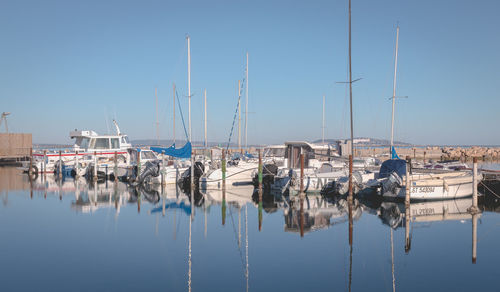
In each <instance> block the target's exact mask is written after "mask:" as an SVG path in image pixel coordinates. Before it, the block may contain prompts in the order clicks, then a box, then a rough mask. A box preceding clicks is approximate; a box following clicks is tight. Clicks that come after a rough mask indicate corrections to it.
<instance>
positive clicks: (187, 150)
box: [149, 142, 191, 158]
mask: <svg viewBox="0 0 500 292" xmlns="http://www.w3.org/2000/svg"><path fill="white" fill-rule="evenodd" d="M149 149H151V150H152V151H154V152H157V153H163V154H165V155H169V156H172V157H178V158H190V157H191V142H187V143H186V145H184V147H182V148H179V149H176V148H175V144H172V146H170V147H168V148H165V147H149Z"/></svg>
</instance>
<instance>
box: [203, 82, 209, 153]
mask: <svg viewBox="0 0 500 292" xmlns="http://www.w3.org/2000/svg"><path fill="white" fill-rule="evenodd" d="M203 93H204V96H205V148H206V147H208V140H207V89H205V90H204V92H203Z"/></svg>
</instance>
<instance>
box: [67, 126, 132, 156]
mask: <svg viewBox="0 0 500 292" xmlns="http://www.w3.org/2000/svg"><path fill="white" fill-rule="evenodd" d="M70 138H71V139H75V144H74V145H73V149H74V150H75V151H85V152H92V151H99V152H101V151H105V150H107V151H120V150H126V149H128V148H130V147H131V146H132V145H131V144H130V141H129V139H128V136H127V135H123V134H120V135H99V134H97V133H96V132H94V131H76V130H75V131H72V132H70Z"/></svg>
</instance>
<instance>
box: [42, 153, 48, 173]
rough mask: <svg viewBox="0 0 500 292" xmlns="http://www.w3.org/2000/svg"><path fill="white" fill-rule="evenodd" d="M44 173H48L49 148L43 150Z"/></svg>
mask: <svg viewBox="0 0 500 292" xmlns="http://www.w3.org/2000/svg"><path fill="white" fill-rule="evenodd" d="M42 164H43V175H44V176H46V175H47V150H43V163H42Z"/></svg>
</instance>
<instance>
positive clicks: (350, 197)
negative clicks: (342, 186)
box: [347, 155, 353, 203]
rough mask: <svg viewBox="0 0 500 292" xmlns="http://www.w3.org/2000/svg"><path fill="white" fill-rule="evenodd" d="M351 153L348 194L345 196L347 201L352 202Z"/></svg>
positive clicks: (350, 157)
mask: <svg viewBox="0 0 500 292" xmlns="http://www.w3.org/2000/svg"><path fill="white" fill-rule="evenodd" d="M352 197H353V193H352V155H349V196H348V197H347V199H348V201H350V202H351V203H352Z"/></svg>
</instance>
